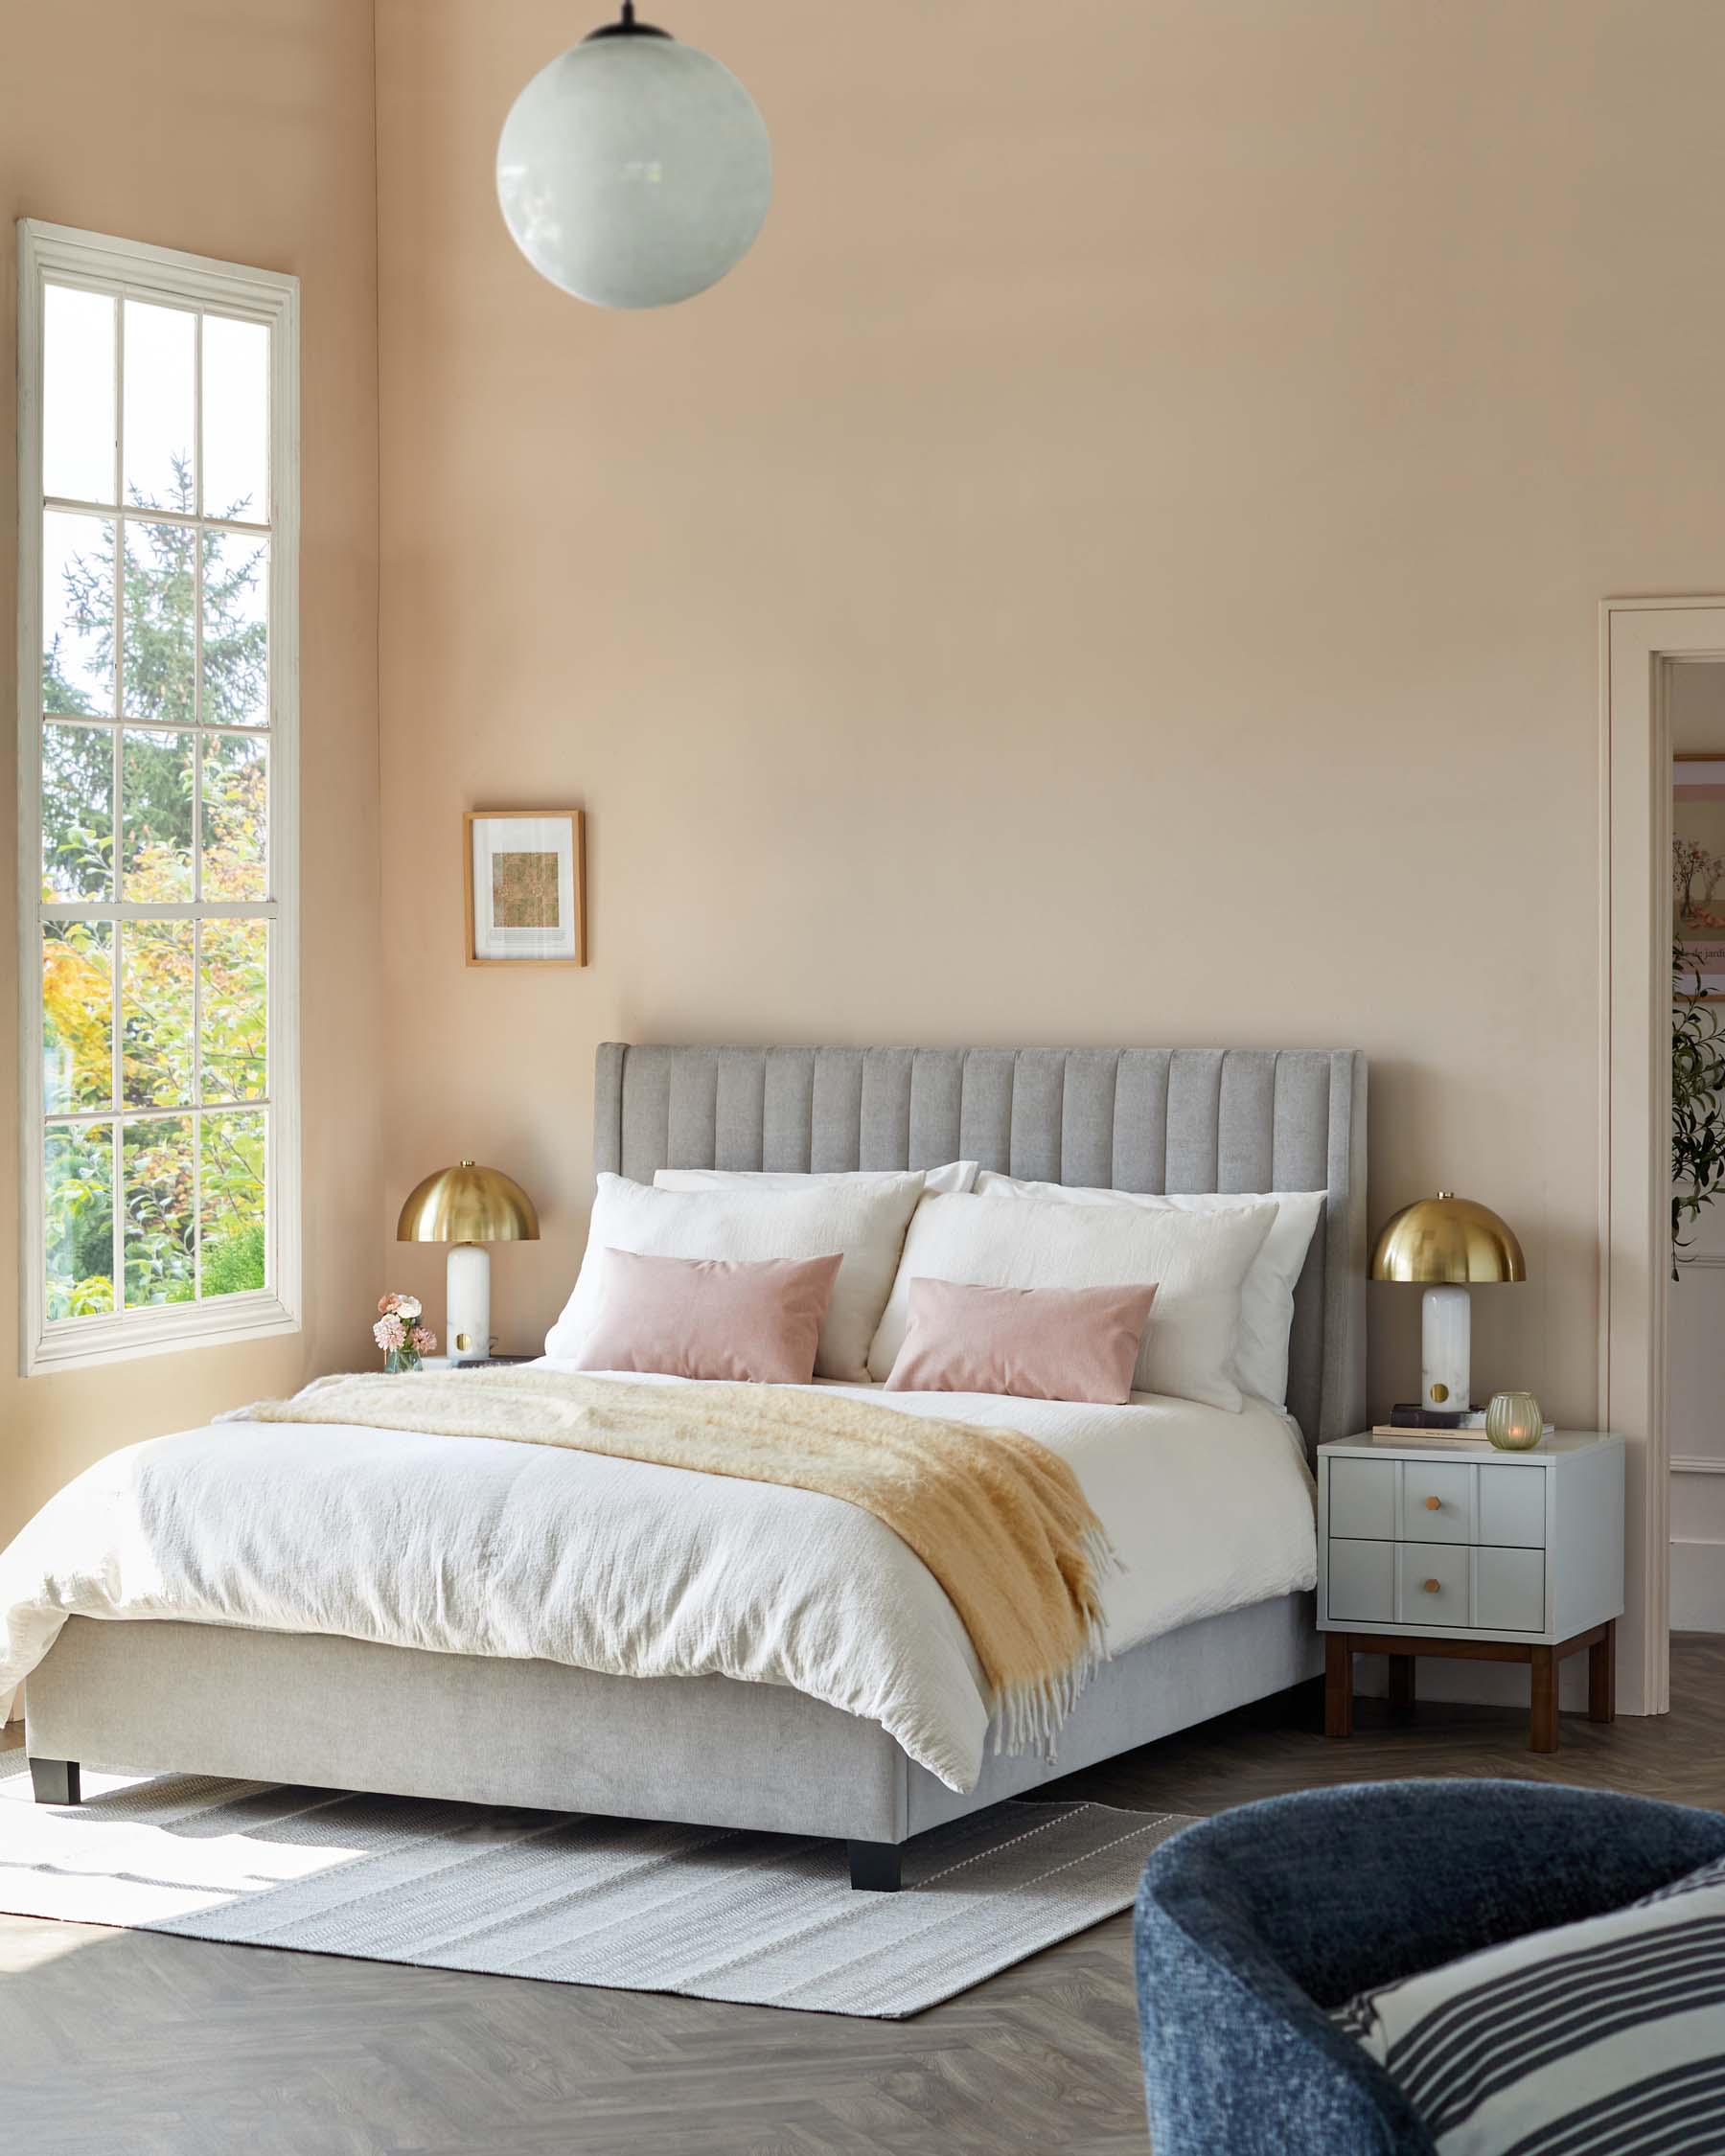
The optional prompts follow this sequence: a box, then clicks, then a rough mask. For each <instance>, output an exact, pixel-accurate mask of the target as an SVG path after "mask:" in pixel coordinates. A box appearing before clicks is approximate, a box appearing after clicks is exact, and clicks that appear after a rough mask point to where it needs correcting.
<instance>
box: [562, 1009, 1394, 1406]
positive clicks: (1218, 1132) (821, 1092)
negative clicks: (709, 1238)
mask: <svg viewBox="0 0 1725 2156" xmlns="http://www.w3.org/2000/svg"><path fill="white" fill-rule="evenodd" d="M943 1160H979V1161H980V1162H981V1163H982V1165H983V1166H984V1167H985V1168H994V1169H998V1170H1001V1171H1003V1172H1004V1173H1006V1174H1008V1175H1014V1176H1028V1177H1034V1178H1037V1179H1039V1180H1041V1181H1049V1182H1067V1183H1086V1184H1090V1185H1092V1186H1095V1187H1102V1188H1113V1189H1115V1190H1149V1191H1159V1192H1191V1191H1210V1190H1322V1191H1324V1192H1326V1193H1327V1204H1326V1206H1325V1214H1324V1225H1323V1227H1322V1230H1321V1231H1320V1233H1319V1234H1318V1235H1317V1236H1315V1237H1314V1238H1313V1242H1312V1250H1311V1254H1310V1256H1309V1257H1308V1258H1307V1259H1306V1264H1305V1271H1304V1272H1303V1273H1301V1274H1300V1276H1299V1286H1298V1288H1297V1289H1296V1291H1295V1296H1294V1334H1293V1340H1292V1343H1291V1350H1290V1359H1289V1374H1288V1405H1289V1407H1290V1408H1291V1409H1292V1411H1293V1412H1294V1414H1295V1415H1296V1416H1297V1417H1298V1418H1299V1427H1300V1429H1301V1431H1302V1432H1303V1433H1304V1434H1305V1438H1306V1442H1307V1445H1308V1447H1309V1446H1311V1445H1313V1444H1316V1443H1318V1442H1320V1441H1322V1439H1324V1438H1328V1437H1340V1436H1345V1435H1346V1434H1349V1433H1350V1432H1352V1431H1356V1430H1358V1429H1360V1428H1361V1426H1362V1424H1363V1421H1364V1417H1365V1405H1366V1261H1367V1250H1366V1058H1365V1057H1364V1055H1362V1054H1361V1053H1360V1052H1359V1050H1358V1049H1351V1048H1340V1049H1322V1048H729V1047H724V1048H680V1047H658V1046H646V1047H641V1046H632V1045H629V1044H624V1043H622V1042H617V1041H608V1042H606V1043H605V1044H603V1045H602V1046H601V1048H600V1050H599V1066H598V1072H597V1079H596V1084H595V1088H594V1099H593V1162H594V1166H595V1167H596V1168H597V1169H599V1170H601V1171H604V1170H609V1172H610V1173H612V1174H614V1175H624V1176H629V1177H631V1178H632V1180H633V1181H637V1182H651V1181H653V1177H654V1173H655V1170H656V1169H659V1168H745V1169H747V1168H779V1169H792V1170H797V1171H804V1172H806V1171H808V1170H811V1169H812V1170H816V1171H819V1170H823V1169H824V1170H828V1171H833V1170H843V1169H854V1168H930V1167H934V1166H936V1165H938V1164H939V1162H941V1161H943Z"/></svg>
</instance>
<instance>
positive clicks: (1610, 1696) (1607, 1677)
mask: <svg viewBox="0 0 1725 2156" xmlns="http://www.w3.org/2000/svg"><path fill="white" fill-rule="evenodd" d="M1587 1719H1588V1720H1589V1721H1590V1722H1615V1721H1616V1720H1617V1619H1616V1617H1613V1618H1612V1620H1611V1622H1610V1623H1609V1624H1608V1625H1607V1626H1606V1627H1605V1630H1604V1631H1603V1633H1602V1634H1601V1635H1600V1636H1599V1639H1597V1640H1595V1641H1594V1643H1593V1645H1592V1646H1591V1647H1589V1648H1588V1650H1587Z"/></svg>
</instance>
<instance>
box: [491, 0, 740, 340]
mask: <svg viewBox="0 0 1725 2156" xmlns="http://www.w3.org/2000/svg"><path fill="white" fill-rule="evenodd" d="M771 194H772V151H771V149H770V145H769V143H768V140H767V129H766V126H765V125H764V124H763V122H762V119H761V115H760V114H759V112H757V111H756V109H755V103H754V100H753V99H752V98H751V97H750V96H749V94H748V92H747V90H746V89H745V88H744V87H743V85H742V83H741V82H739V81H738V80H737V79H736V77H735V76H734V75H733V74H732V73H731V72H730V70H729V69H728V68H725V67H722V66H721V65H720V64H719V62H718V61H717V60H716V59H711V58H709V57H708V56H707V55H706V54H705V53H700V52H697V51H696V50H695V48H694V47H693V46H692V45H679V44H678V42H677V40H676V39H675V38H674V37H672V36H671V35H670V34H668V33H667V32H665V31H663V30H655V29H654V27H653V26H652V24H650V23H644V22H636V20H635V15H634V0H623V14H622V20H621V21H619V22H613V23H607V24H606V25H605V27H604V28H603V29H601V30H595V31H593V32H592V33H591V34H589V35H588V36H587V37H586V38H584V39H583V41H582V42H581V43H580V44H579V45H576V46H573V47H571V49H570V50H569V51H568V52H566V53H563V54H562V55H560V57H558V58H556V59H554V60H553V61H552V62H551V64H550V66H549V67H544V68H541V69H540V72H539V73H538V74H537V75H536V76H535V77H534V78H533V80H532V81H531V82H529V83H528V85H527V87H526V88H525V89H524V90H523V91H522V92H521V94H520V96H519V97H518V98H517V100H516V101H515V103H514V104H513V105H512V106H511V108H510V113H509V118H508V119H507V120H506V121H505V122H504V123H503V133H502V137H501V139H500V140H499V142H498V144H497V198H498V200H499V201H500V202H501V203H502V206H503V217H504V221H505V222H506V223H507V224H508V226H509V229H510V232H511V233H512V235H513V236H514V239H515V242H516V244H517V246H518V247H519V248H520V250H521V252H522V253H523V254H524V255H525V256H526V257H527V260H528V261H529V262H530V263H531V264H533V266H534V268H535V269H537V270H538V271H539V272H540V276H542V277H548V278H549V279H550V280H551V282H552V284H554V285H558V286H561V287H562V288H563V290H564V291H565V292H573V293H574V295H575V297H576V298H577V299H584V300H590V301H591V302H592V303H593V305H594V306H595V307H669V306H670V305H671V304H672V303H673V302H674V301H676V300H685V299H692V298H693V297H694V295H695V294H696V293H697V292H703V291H705V289H706V288H707V287H708V286H709V285H716V284H717V283H718V282H719V280H720V278H721V277H723V276H724V273H725V271H726V270H728V269H732V268H734V267H735V266H736V264H738V263H739V262H741V261H742V259H743V257H744V256H745V255H746V254H747V252H748V249H749V247H750V245H751V244H752V243H753V241H754V236H755V234H756V233H757V232H759V230H760V229H761V220H762V218H765V217H766V215H767V204H768V201H769V200H770V196H771Z"/></svg>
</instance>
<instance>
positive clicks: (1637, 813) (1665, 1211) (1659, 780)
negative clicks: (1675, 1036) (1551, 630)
mask: <svg viewBox="0 0 1725 2156" xmlns="http://www.w3.org/2000/svg"><path fill="white" fill-rule="evenodd" d="M1601 645H1602V649H1601V654H1600V656H1601V662H1602V663H1601V695H1600V719H1601V727H1600V775H1601V781H1602V808H1603V814H1602V816H1601V819H1600V870H1601V874H1600V939H1599V955H1600V972H1599V1009H1600V1028H1599V1048H1600V1054H1599V1063H1600V1069H1599V1079H1600V1089H1601V1097H1602V1101H1603V1110H1604V1112H1603V1117H1602V1129H1601V1144H1600V1153H1599V1420H1600V1425H1601V1427H1602V1428H1605V1429H1609V1430H1615V1431H1618V1432H1621V1433H1622V1436H1623V1438H1624V1440H1625V1444H1626V1457H1625V1466H1626V1477H1625V1489H1624V1497H1625V1501H1626V1502H1625V1511H1626V1516H1627V1517H1626V1542H1625V1549H1624V1557H1625V1565H1624V1573H1625V1577H1624V1610H1623V1617H1622V1624H1621V1626H1620V1628H1619V1645H1618V1669H1617V1675H1618V1695H1619V1702H1620V1705H1621V1707H1622V1710H1623V1711H1625V1712H1628V1713H1642V1714H1659V1713H1663V1712H1664V1711H1665V1710H1666V1709H1667V1708H1668V1705H1669V1700H1670V1612H1671V1559H1672V1546H1671V1527H1672V1505H1671V1455H1672V1443H1671V1418H1670V1412H1669V1397H1668V1395H1669V1384H1668V1377H1669V1371H1668V1350H1667V1342H1668V1329H1669V1323H1670V1304H1671V1299H1672V1296H1674V1295H1675V1294H1678V1293H1680V1292H1682V1289H1683V1284H1682V1283H1680V1284H1679V1286H1678V1287H1675V1288H1674V1287H1673V1286H1672V1284H1671V1060H1672V1042H1671V1022H1672V994H1671V929H1672V875H1671V870H1672V854H1671V806H1672V804H1671V771H1672V757H1673V748H1672V712H1673V700H1674V697H1675V698H1676V699H1683V698H1686V697H1687V696H1688V695H1689V694H1690V693H1691V691H1690V688H1689V685H1688V682H1687V680H1686V681H1685V682H1684V683H1683V684H1682V685H1679V678H1678V677H1680V676H1688V674H1689V673H1690V672H1691V670H1693V669H1695V668H1697V667H1701V666H1706V667H1708V668H1709V669H1712V668H1715V667H1725V599H1721V598H1716V597H1708V598H1669V599H1612V600H1607V601H1606V602H1605V604H1604V607H1603V608H1602V609H1601ZM1713 685H1714V684H1713V683H1712V681H1711V680H1708V681H1702V682H1700V683H1697V684H1696V686H1695V688H1694V690H1693V692H1692V693H1693V694H1694V695H1695V696H1697V697H1698V698H1702V699H1705V697H1706V696H1707V694H1708V691H1709V690H1710V689H1711V688H1712V687H1713ZM1686 724H1687V721H1686ZM1721 888H1722V889H1725V885H1722V886H1721ZM1684 1457H1686V1458H1688V1457H1692V1456H1691V1455H1687V1454H1686V1455H1684ZM1703 1480H1709V1477H1708V1476H1707V1475H1706V1473H1705V1472H1702V1473H1694V1474H1690V1475H1687V1476H1686V1483H1687V1482H1699V1481H1703ZM1720 1480H1722V1481H1725V1478H1720ZM1685 1505H1686V1509H1687V1506H1688V1490H1687V1487H1686V1491H1685Z"/></svg>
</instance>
